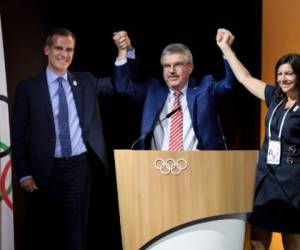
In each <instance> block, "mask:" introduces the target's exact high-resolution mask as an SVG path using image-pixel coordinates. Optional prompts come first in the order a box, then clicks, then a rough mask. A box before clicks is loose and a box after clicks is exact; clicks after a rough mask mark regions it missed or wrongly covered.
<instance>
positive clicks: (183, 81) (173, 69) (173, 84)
mask: <svg viewBox="0 0 300 250" xmlns="http://www.w3.org/2000/svg"><path fill="white" fill-rule="evenodd" d="M161 63H162V67H163V77H164V80H165V81H166V83H167V85H168V87H169V88H171V89H174V90H181V89H182V88H184V87H185V85H187V83H188V81H189V77H190V75H191V73H192V71H193V64H192V63H190V62H189V61H188V58H187V56H186V55H185V54H182V53H175V54H167V55H164V56H163V57H162V59H161Z"/></svg>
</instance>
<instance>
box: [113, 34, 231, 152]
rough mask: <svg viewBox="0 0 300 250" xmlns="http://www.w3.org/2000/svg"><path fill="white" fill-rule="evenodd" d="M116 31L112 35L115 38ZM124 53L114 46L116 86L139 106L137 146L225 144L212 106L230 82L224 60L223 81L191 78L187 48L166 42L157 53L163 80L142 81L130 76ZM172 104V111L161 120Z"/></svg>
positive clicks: (218, 146)
mask: <svg viewBox="0 0 300 250" xmlns="http://www.w3.org/2000/svg"><path fill="white" fill-rule="evenodd" d="M121 33H122V32H121ZM121 33H119V34H116V35H115V36H114V37H113V39H114V40H115V41H118V39H119V36H120V34H121ZM122 34H123V35H124V37H125V38H124V40H125V39H127V40H129V38H128V36H126V35H127V34H126V32H125V31H123V33H122ZM129 43H130V41H129ZM116 45H117V46H118V44H117V43H116ZM126 55H127V50H126V49H125V50H124V49H122V48H121V47H120V46H119V55H118V58H117V61H116V69H115V70H116V74H115V82H116V88H117V91H118V92H120V93H123V94H125V95H127V96H129V97H131V98H132V99H134V100H136V101H138V102H140V103H143V105H144V110H143V118H142V126H141V134H142V136H141V139H140V147H141V148H142V149H149V148H151V149H159V150H196V149H206V150H209V149H225V147H226V144H225V140H224V136H223V134H222V129H221V127H220V122H219V119H218V114H217V110H216V100H217V98H218V97H220V96H223V95H224V94H225V93H227V92H229V91H230V90H231V89H232V87H233V83H234V77H233V74H232V71H231V69H230V67H229V64H228V63H227V61H226V60H225V59H224V66H225V78H224V79H223V80H220V81H216V80H215V79H214V77H213V76H212V75H206V76H205V77H203V79H202V80H201V82H200V83H197V82H196V81H195V80H193V79H191V78H190V75H191V73H192V71H193V67H194V65H193V56H192V54H191V51H190V50H189V48H188V47H187V46H185V45H183V44H170V45H168V46H167V47H166V48H165V49H164V50H163V52H162V54H161V65H162V68H163V76H164V80H165V82H163V81H161V80H156V79H155V80H150V81H148V82H147V83H146V84H145V85H142V84H137V83H135V82H134V81H133V80H132V79H131V72H130V69H129V67H128V63H127V58H126ZM176 96H177V97H176ZM175 109H176V110H177V111H176V112H175V113H174V114H173V115H172V116H171V117H169V119H165V118H166V117H168V116H169V114H170V112H171V111H172V110H175ZM172 118H174V119H172ZM175 137H177V138H175ZM174 138H175V139H174Z"/></svg>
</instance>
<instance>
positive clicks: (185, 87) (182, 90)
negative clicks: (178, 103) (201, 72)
mask: <svg viewBox="0 0 300 250" xmlns="http://www.w3.org/2000/svg"><path fill="white" fill-rule="evenodd" d="M187 87H188V85H187V84H186V85H185V86H184V87H183V88H182V89H181V90H180V92H181V93H182V95H183V96H185V95H186V92H187ZM169 90H170V93H171V94H172V95H173V94H174V93H175V90H174V89H169Z"/></svg>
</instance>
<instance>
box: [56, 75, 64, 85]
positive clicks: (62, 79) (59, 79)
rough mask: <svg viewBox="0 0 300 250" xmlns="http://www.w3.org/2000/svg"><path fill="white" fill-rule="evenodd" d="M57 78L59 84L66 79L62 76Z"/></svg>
mask: <svg viewBox="0 0 300 250" xmlns="http://www.w3.org/2000/svg"><path fill="white" fill-rule="evenodd" d="M56 80H57V81H58V83H59V84H62V83H63V81H64V78H63V77H61V76H60V77H57V79H56Z"/></svg>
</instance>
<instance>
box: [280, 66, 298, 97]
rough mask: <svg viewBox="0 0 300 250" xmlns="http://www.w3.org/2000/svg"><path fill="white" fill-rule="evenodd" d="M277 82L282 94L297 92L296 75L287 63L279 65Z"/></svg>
mask: <svg viewBox="0 0 300 250" xmlns="http://www.w3.org/2000/svg"><path fill="white" fill-rule="evenodd" d="M277 82H278V85H279V86H280V88H281V90H282V92H283V93H285V94H287V95H290V94H294V93H295V92H297V91H298V88H297V82H298V79H297V75H296V74H295V73H294V71H293V68H292V66H291V65H290V64H289V63H284V64H281V65H280V66H279V68H278V70H277Z"/></svg>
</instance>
